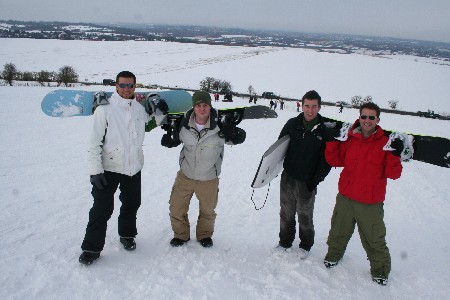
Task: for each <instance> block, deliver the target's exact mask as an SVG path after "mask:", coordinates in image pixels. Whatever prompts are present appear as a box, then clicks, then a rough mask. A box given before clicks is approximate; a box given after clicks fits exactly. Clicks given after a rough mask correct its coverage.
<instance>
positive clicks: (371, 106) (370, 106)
mask: <svg viewBox="0 0 450 300" xmlns="http://www.w3.org/2000/svg"><path fill="white" fill-rule="evenodd" d="M364 108H367V109H371V110H374V111H376V112H377V118H379V117H380V114H381V110H380V108H379V107H378V105H376V104H375V103H373V102H367V103H364V104H363V105H361V107H360V108H359V114H361V112H362V110H363V109H364Z"/></svg>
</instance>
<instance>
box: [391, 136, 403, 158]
mask: <svg viewBox="0 0 450 300" xmlns="http://www.w3.org/2000/svg"><path fill="white" fill-rule="evenodd" d="M391 147H392V148H393V149H394V150H392V154H394V155H395V156H400V155H401V154H402V152H403V142H402V140H401V139H399V138H396V139H394V140H393V141H392V142H391Z"/></svg>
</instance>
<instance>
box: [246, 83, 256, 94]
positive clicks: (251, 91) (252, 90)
mask: <svg viewBox="0 0 450 300" xmlns="http://www.w3.org/2000/svg"><path fill="white" fill-rule="evenodd" d="M247 91H248V93H249V94H250V96H252V95H254V94H256V92H255V89H254V88H253V86H252V85H251V84H250V85H249V86H248V89H247Z"/></svg>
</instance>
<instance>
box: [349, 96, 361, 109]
mask: <svg viewBox="0 0 450 300" xmlns="http://www.w3.org/2000/svg"><path fill="white" fill-rule="evenodd" d="M350 101H351V103H352V105H353V106H354V107H360V106H361V104H362V97H361V96H353V97H352V99H351V100H350Z"/></svg>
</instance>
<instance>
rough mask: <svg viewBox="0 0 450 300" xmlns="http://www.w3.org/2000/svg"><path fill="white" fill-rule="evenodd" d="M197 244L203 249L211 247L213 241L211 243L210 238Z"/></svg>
mask: <svg viewBox="0 0 450 300" xmlns="http://www.w3.org/2000/svg"><path fill="white" fill-rule="evenodd" d="M198 242H199V243H200V245H202V246H203V247H205V248H209V247H212V245H213V241H212V239H211V238H210V237H207V238H204V239H201V240H200V241H198Z"/></svg>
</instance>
